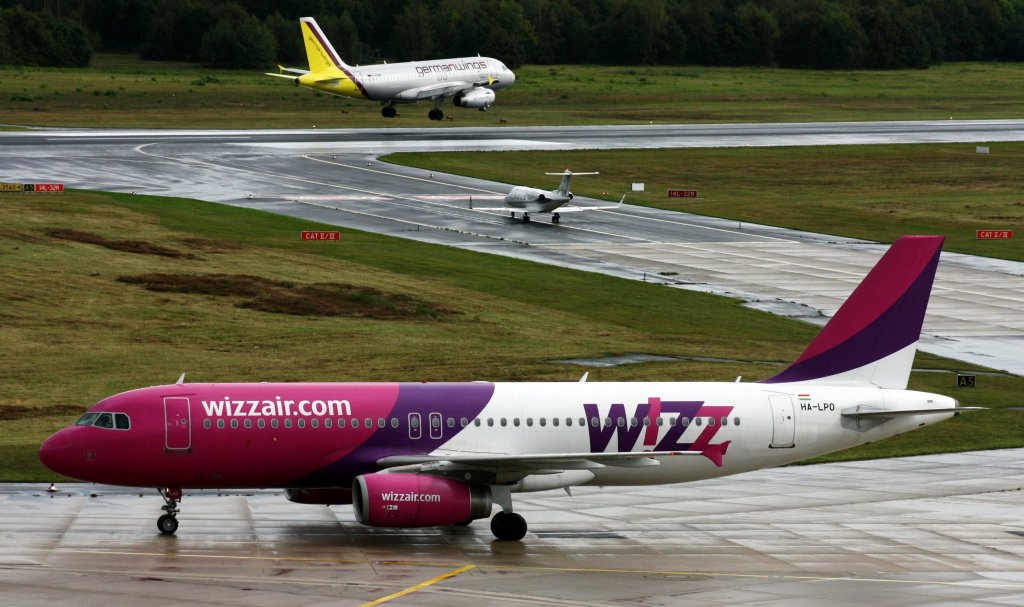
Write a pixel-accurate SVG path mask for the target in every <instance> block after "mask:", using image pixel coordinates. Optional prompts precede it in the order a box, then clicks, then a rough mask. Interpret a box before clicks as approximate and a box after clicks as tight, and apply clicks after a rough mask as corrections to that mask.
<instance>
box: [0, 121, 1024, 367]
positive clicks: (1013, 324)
mask: <svg viewBox="0 0 1024 607" xmlns="http://www.w3.org/2000/svg"><path fill="white" fill-rule="evenodd" d="M1021 140H1024V121H1021V120H994V121H953V120H950V121H933V122H880V123H813V124H765V125H750V124H743V125H669V126H663V125H651V126H611V127H525V128H520V127H501V128H492V129H460V128H447V129H437V128H424V129H369V130H329V129H310V130H298V131H159V130H150V131H136V130H88V129H80V130H76V129H68V130H36V131H22V132H0V180H3V181H15V182H17V181H26V182H47V181H57V182H63V183H65V184H66V185H68V186H69V187H80V188H89V189H102V190H112V191H129V192H131V191H133V192H138V193H140V194H156V195H168V196H187V197H193V198H198V199H201V200H210V201H214V202H222V203H226V204H232V205H237V206H244V207H250V208H257V209H262V210H266V211H270V212H274V213H280V214H285V215H291V216H296V217H303V218H307V219H312V220H316V221H320V222H323V223H326V224H333V225H340V226H347V227H353V228H357V229H361V230H369V231H375V232H381V233H385V234H391V235H394V236H400V237H403V238H411V239H416V240H421V241H425V242H432V243H437V244H445V245H451V246H458V247H463V248H468V249H474V250H478V251H486V252H488V253H494V254H499V255H508V256H513V257H519V258H524V259H531V260H534V261H540V262H543V263H551V264H556V265H560V266H565V267H574V268H580V269H585V270H590V271H598V272H604V273H609V274H614V275H618V276H623V277H627V278H633V279H639V280H654V281H659V282H665V283H668V284H672V285H674V286H678V287H681V288H688V289H696V290H703V291H708V292H713V293H719V294H725V295H731V296H734V297H739V298H742V299H745V300H747V301H749V302H750V305H752V306H755V307H759V308H762V309H765V310H769V311H772V312H776V313H780V314H787V315H790V316H795V317H801V318H805V319H806V320H809V321H811V322H821V321H822V320H823V319H822V317H821V316H820V314H819V312H824V313H825V314H826V315H829V314H831V313H833V312H834V311H835V310H836V309H838V306H839V305H840V304H841V303H842V301H843V300H844V299H845V297H846V296H847V295H848V294H849V293H850V291H851V290H852V289H853V288H854V286H855V285H856V284H857V282H859V280H860V278H861V277H863V276H864V274H865V273H866V272H867V270H868V269H869V268H870V267H871V265H872V264H873V263H874V262H875V260H877V258H878V256H879V255H881V253H882V251H883V250H884V248H883V247H879V246H877V245H874V244H871V243H865V242H862V241H856V240H852V239H845V238H838V237H834V236H829V235H818V234H810V233H804V232H796V231H793V230H782V229H778V228H773V227H769V226H759V225H751V224H740V223H736V222H730V221H724V220H719V219H712V218H706V217H701V216H696V215H689V214H685V213H672V212H668V211H659V210H655V209H648V208H644V207H636V206H632V205H628V204H627V205H624V206H623V207H622V208H621V209H615V210H602V211H594V212H589V213H573V214H563V221H562V223H561V224H559V225H552V224H550V223H547V222H546V220H545V217H544V216H537V217H536V220H535V221H533V222H531V223H530V224H524V223H522V222H521V221H518V220H512V219H510V218H509V217H508V216H507V214H505V213H504V212H502V211H484V210H480V209H481V208H482V207H493V206H500V204H501V200H500V199H501V197H502V196H503V195H504V194H505V193H506V192H507V191H508V189H509V188H510V184H502V183H494V182H487V181H481V180H475V179H468V178H463V177H457V176H451V175H441V174H438V175H433V174H431V173H429V172H426V171H421V170H417V169H407V168H403V167H394V166H390V165H386V164H384V163H381V162H379V161H378V160H377V155H379V154H382V153H385V152H391V151H443V150H474V149H476V150H486V149H516V150H519V149H584V148H645V147H646V148H653V147H701V146H752V145H775V146H781V145H844V144H853V143H919V142H995V141H1021ZM580 168H581V169H585V168H586V167H580ZM545 179H548V178H547V177H545V176H538V183H535V184H530V185H544V183H543V180H545ZM643 180H644V179H643V176H638V179H637V181H643ZM470 199H472V203H473V206H474V207H475V208H474V209H473V210H471V209H470V208H469V205H470ZM576 202H578V203H579V204H580V205H581V206H585V205H588V204H591V205H595V204H607V203H606V202H599V201H596V200H587V199H582V198H580V199H577V201H576ZM1021 310H1024V264H1021V263H1014V262H1000V261H995V260H987V259H983V258H970V257H966V256H956V255H948V254H947V255H944V256H943V263H942V266H941V267H940V271H939V277H938V280H937V284H936V289H935V293H934V295H933V303H932V306H931V312H930V314H929V317H928V319H927V320H926V323H925V336H924V337H923V340H922V349H924V350H926V351H929V352H933V353H936V354H941V355H944V356H951V357H953V358H958V359H960V360H964V361H966V362H967V363H969V364H968V365H967V367H968V368H973V367H976V366H978V365H983V366H986V367H991V368H995V369H1000V370H1005V371H1009V372H1012V373H1016V374H1024V314H1022V313H1021Z"/></svg>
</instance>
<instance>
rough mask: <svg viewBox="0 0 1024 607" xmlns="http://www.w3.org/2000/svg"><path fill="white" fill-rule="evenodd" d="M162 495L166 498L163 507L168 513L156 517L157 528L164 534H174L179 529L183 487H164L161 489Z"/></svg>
mask: <svg viewBox="0 0 1024 607" xmlns="http://www.w3.org/2000/svg"><path fill="white" fill-rule="evenodd" d="M159 491H160V497H162V498H164V506H163V507H162V508H161V510H163V511H164V512H166V514H164V515H162V516H161V517H160V518H158V519H156V528H157V529H159V530H160V533H162V534H164V535H174V532H175V531H177V530H178V503H179V502H181V489H172V488H170V487H164V488H163V489H160V490H159Z"/></svg>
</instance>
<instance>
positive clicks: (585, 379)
mask: <svg viewBox="0 0 1024 607" xmlns="http://www.w3.org/2000/svg"><path fill="white" fill-rule="evenodd" d="M589 376H590V371H587V372H586V373H584V374H583V377H581V378H580V383H581V384H585V383H587V377H589Z"/></svg>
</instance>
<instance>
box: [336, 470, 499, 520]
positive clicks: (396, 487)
mask: <svg viewBox="0 0 1024 607" xmlns="http://www.w3.org/2000/svg"><path fill="white" fill-rule="evenodd" d="M352 506H353V510H354V511H355V515H356V520H357V521H359V522H360V523H362V524H364V525H369V526H371V527H434V526H437V525H455V524H457V523H465V522H468V521H471V520H474V519H478V518H484V517H487V516H490V515H491V489H490V487H487V486H484V485H469V484H467V483H463V482H461V481H454V480H450V479H446V478H439V477H436V476H428V475H425V474H364V475H362V476H357V477H356V479H355V481H354V482H353V483H352Z"/></svg>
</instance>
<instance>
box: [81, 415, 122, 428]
mask: <svg viewBox="0 0 1024 607" xmlns="http://www.w3.org/2000/svg"><path fill="white" fill-rule="evenodd" d="M75 425H76V426H96V427H97V428H107V429H110V430H113V429H115V428H116V429H118V430H130V429H131V427H132V420H131V418H129V417H128V414H126V413H86V414H85V415H83V416H82V417H80V418H78V421H77V422H75Z"/></svg>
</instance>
